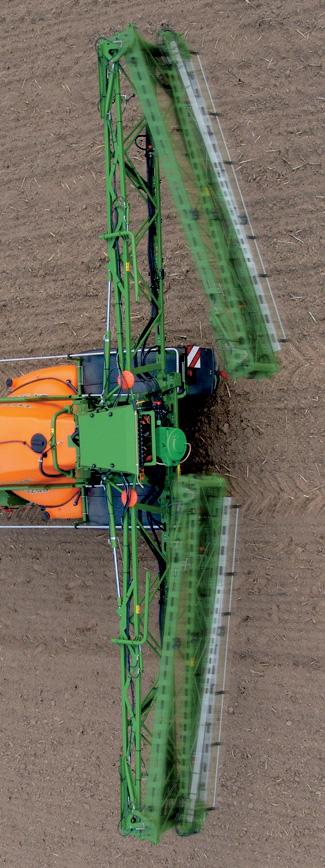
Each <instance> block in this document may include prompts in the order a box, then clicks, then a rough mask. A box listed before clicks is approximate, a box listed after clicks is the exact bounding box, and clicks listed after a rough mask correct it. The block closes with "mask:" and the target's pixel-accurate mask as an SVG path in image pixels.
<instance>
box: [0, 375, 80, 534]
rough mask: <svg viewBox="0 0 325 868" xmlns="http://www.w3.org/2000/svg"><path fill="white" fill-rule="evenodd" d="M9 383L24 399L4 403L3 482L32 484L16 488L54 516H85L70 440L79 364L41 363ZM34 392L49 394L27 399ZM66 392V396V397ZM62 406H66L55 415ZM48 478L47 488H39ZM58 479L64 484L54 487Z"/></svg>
mask: <svg viewBox="0 0 325 868" xmlns="http://www.w3.org/2000/svg"><path fill="white" fill-rule="evenodd" d="M7 384H8V388H9V395H10V396H12V397H13V398H20V397H21V401H15V402H10V403H0V431H1V432H2V437H1V439H0V484H1V485H5V486H6V488H8V489H10V490H12V491H15V484H18V485H19V486H20V485H25V484H26V485H28V486H33V487H32V488H28V489H26V490H22V489H20V488H19V489H18V490H17V491H16V493H17V494H19V496H20V497H22V498H23V499H25V500H27V501H30V502H31V503H35V504H39V505H40V506H44V507H45V509H46V510H47V512H48V513H49V515H50V517H51V518H61V519H66V518H69V519H75V520H80V519H81V518H82V498H81V492H80V489H78V488H76V487H74V485H73V483H74V478H73V470H74V468H75V466H76V447H75V446H74V444H73V443H72V442H71V440H70V438H71V436H72V435H73V433H74V430H75V419H74V415H73V413H72V412H71V413H70V412H69V407H71V410H72V397H73V396H74V395H75V394H77V391H78V369H77V366H76V365H75V364H73V363H72V364H67V365H57V366H55V367H50V368H40V369H38V370H36V371H33V372H31V373H29V374H24V375H23V376H21V377H16V378H14V379H12V380H10V381H8V383H7ZM35 396H37V397H40V396H44V397H45V396H46V397H47V398H48V400H40V401H31V400H28V399H29V398H31V397H35ZM52 396H53V398H52V400H50V398H51V397H52ZM61 396H62V398H64V396H66V400H62V398H61ZM56 398H59V400H56ZM60 398H61V399H60ZM62 410H64V411H65V412H64V413H62V412H61V413H60V414H59V415H56V414H58V413H59V411H62ZM54 442H55V444H56V455H57V463H58V465H59V468H60V469H61V470H63V471H66V472H70V473H71V476H69V477H68V478H67V476H65V475H64V473H62V474H61V473H60V472H58V469H57V468H56V466H55V463H54V460H53V443H54ZM45 484H46V485H47V486H48V490H42V489H37V486H38V485H45ZM55 484H56V485H57V484H60V485H61V484H62V485H64V488H53V485H55ZM51 489H52V490H51Z"/></svg>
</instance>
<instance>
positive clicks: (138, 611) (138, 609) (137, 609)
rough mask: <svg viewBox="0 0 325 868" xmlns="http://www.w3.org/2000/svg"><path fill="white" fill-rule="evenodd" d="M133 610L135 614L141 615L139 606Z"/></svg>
mask: <svg viewBox="0 0 325 868" xmlns="http://www.w3.org/2000/svg"><path fill="white" fill-rule="evenodd" d="M135 611H136V614H137V615H141V606H136V607H135Z"/></svg>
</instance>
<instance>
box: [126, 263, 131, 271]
mask: <svg viewBox="0 0 325 868" xmlns="http://www.w3.org/2000/svg"><path fill="white" fill-rule="evenodd" d="M125 271H131V262H126V263H125Z"/></svg>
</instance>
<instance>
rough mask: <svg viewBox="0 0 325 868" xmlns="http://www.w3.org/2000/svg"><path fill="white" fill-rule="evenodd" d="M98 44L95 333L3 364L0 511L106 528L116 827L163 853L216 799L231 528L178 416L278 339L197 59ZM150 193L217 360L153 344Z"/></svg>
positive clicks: (217, 481)
mask: <svg viewBox="0 0 325 868" xmlns="http://www.w3.org/2000/svg"><path fill="white" fill-rule="evenodd" d="M97 52H98V69H99V112H100V117H101V120H102V123H103V129H104V154H105V178H106V186H105V191H106V211H107V224H106V228H105V233H104V235H103V238H104V240H105V242H106V245H107V311H106V327H105V335H104V342H103V346H102V348H101V349H94V350H89V349H85V348H84V349H83V350H82V351H80V352H76V353H73V354H67V355H66V356H52V357H48V358H45V357H38V358H34V359H30V358H29V359H25V358H19V359H9V360H2V361H7V362H8V363H10V364H16V365H19V366H20V368H19V373H18V375H15V371H14V375H13V376H11V377H10V378H8V380H7V394H6V395H5V397H3V398H1V400H0V424H1V432H2V436H1V444H0V445H1V450H0V504H1V506H2V507H3V509H4V510H15V515H19V514H21V515H23V517H24V521H23V522H21V523H20V524H18V523H17V524H16V523H14V522H12V524H13V526H15V527H18V526H19V527H26V504H29V505H30V506H29V511H30V515H31V516H33V521H31V524H30V526H31V527H35V526H37V524H36V525H35V509H36V507H39V509H40V510H41V513H40V515H41V517H42V519H43V520H45V521H46V522H47V523H48V525H49V524H51V523H52V526H53V527H55V528H61V527H63V528H67V527H69V526H73V527H75V528H78V529H79V530H80V529H83V528H84V529H86V528H87V529H89V530H90V529H91V528H95V529H97V530H98V529H103V530H104V529H106V530H107V533H108V538H109V543H110V547H111V550H112V556H113V567H114V576H115V588H116V601H117V613H118V623H119V629H118V634H117V636H116V638H115V639H114V642H115V643H116V645H117V649H118V653H119V655H120V671H121V753H120V829H121V831H122V833H123V834H125V835H134V836H137V837H139V838H143V839H149V840H151V841H154V842H157V841H158V840H159V837H160V835H161V833H162V832H163V831H164V830H165V829H167V828H169V827H170V826H174V827H175V828H176V830H177V831H178V833H180V834H188V833H191V832H195V831H198V830H199V829H200V828H201V827H202V824H203V821H204V818H205V815H206V811H207V809H208V808H209V807H212V806H213V805H215V802H216V783H217V770H218V752H219V746H220V730H221V715H222V701H223V694H224V679H225V665H226V650H227V635H228V622H229V613H230V602H231V588H232V577H233V574H234V548H235V540H236V530H237V510H236V508H235V507H234V506H232V504H231V500H230V498H229V497H228V496H227V492H226V486H225V482H224V480H223V479H222V478H221V477H219V476H212V475H211V476H209V475H207V476H196V475H194V476H193V475H189V474H186V472H185V471H186V460H187V458H188V456H189V452H190V449H191V445H190V444H189V443H188V442H187V438H186V435H185V433H184V431H183V430H182V427H181V426H180V421H179V418H180V408H181V405H185V404H186V403H187V404H188V405H189V404H190V405H192V403H194V402H195V401H197V399H198V398H199V399H200V400H201V401H202V400H203V399H204V398H205V397H207V396H209V395H212V394H213V393H214V392H215V391H216V389H217V387H218V381H219V376H220V369H222V371H223V370H226V371H227V372H228V374H229V375H230V376H232V377H235V378H239V377H251V378H260V377H268V376H271V375H273V374H274V373H275V372H276V370H277V356H276V353H277V351H278V350H279V349H280V343H281V340H283V339H284V335H283V332H282V328H281V324H280V321H279V318H278V316H277V312H276V308H275V306H274V304H273V298H272V294H271V291H270V287H269V282H268V278H267V274H266V273H265V269H264V267H263V264H262V262H261V259H260V256H259V251H258V248H257V245H256V241H255V237H254V235H253V232H252V228H251V225H250V222H249V218H248V216H247V212H246V210H245V207H244V203H243V201H242V199H241V197H240V194H239V191H238V188H237V186H236V179H235V174H234V172H233V170H232V167H231V161H230V160H229V154H228V152H227V150H226V147H225V143H224V139H223V136H222V132H221V128H220V124H219V119H218V114H217V112H216V110H215V107H214V105H213V103H212V101H211V95H210V91H209V89H208V85H207V82H206V79H205V76H204V73H203V69H202V66H201V64H200V61H199V59H198V57H197V56H196V55H195V54H194V53H191V52H190V51H189V50H188V48H187V46H186V44H185V42H184V40H183V39H182V38H181V37H180V36H179V35H178V34H176V33H174V32H172V31H170V30H167V29H164V30H162V31H161V32H160V34H159V38H158V40H157V43H156V44H149V43H148V42H145V41H144V40H143V39H142V38H141V37H140V36H139V34H138V33H137V31H136V29H135V28H134V27H132V26H130V27H129V28H128V29H127V30H125V31H124V32H121V33H118V34H117V35H114V36H112V38H100V39H99V40H98V43H97ZM160 173H161V174H162V177H163V184H162V183H161V174H160ZM164 191H166V195H168V196H169V197H170V199H171V200H172V201H173V207H174V208H175V211H176V213H177V215H178V218H179V222H180V225H181V227H182V230H183V233H184V236H185V242H186V245H187V249H188V255H189V257H190V256H191V257H192V261H193V265H194V267H195V269H196V275H197V279H198V282H199V283H200V284H201V287H202V288H203V291H204V293H205V295H206V299H207V304H208V308H209V314H210V321H211V325H212V328H213V332H214V335H215V341H216V345H217V347H218V360H217V358H216V355H215V353H214V350H213V349H211V348H208V347H201V346H199V345H197V346H196V345H190V346H167V345H166V334H165V318H164V298H165V292H164V284H165V271H164V257H163V241H162V229H163V226H162V222H163V210H162V203H161V196H163V195H164ZM271 308H273V312H272V314H271ZM135 312H136V315H135ZM139 323H140V326H139V325H138V330H137V328H136V326H137V324H139ZM36 362H38V363H39V362H42V367H38V368H37V369H35V364H36ZM23 363H26V367H28V370H27V371H24V372H23V373H22V372H21V365H22V364H23ZM13 370H14V369H13ZM28 522H29V520H28V512H27V526H29V524H28ZM48 525H47V526H48ZM144 564H148V566H146V568H145V566H144ZM153 564H155V567H153Z"/></svg>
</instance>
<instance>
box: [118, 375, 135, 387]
mask: <svg viewBox="0 0 325 868" xmlns="http://www.w3.org/2000/svg"><path fill="white" fill-rule="evenodd" d="M117 382H118V384H119V386H121V389H126V390H127V391H128V390H129V389H132V388H133V386H134V383H135V376H134V374H132V371H122V373H121V374H119V375H118V378H117Z"/></svg>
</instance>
